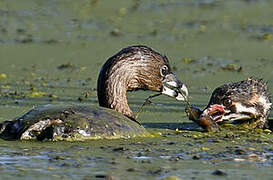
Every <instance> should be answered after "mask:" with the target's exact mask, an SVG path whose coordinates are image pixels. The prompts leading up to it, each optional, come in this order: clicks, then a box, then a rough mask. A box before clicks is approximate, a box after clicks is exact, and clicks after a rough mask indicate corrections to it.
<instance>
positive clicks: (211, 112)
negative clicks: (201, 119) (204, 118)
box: [206, 104, 225, 122]
mask: <svg viewBox="0 0 273 180" xmlns="http://www.w3.org/2000/svg"><path fill="white" fill-rule="evenodd" d="M206 111H207V115H208V116H209V117H210V118H211V119H212V120H214V121H216V122H220V121H221V118H222V116H223V115H224V114H225V109H224V106H222V105H218V104H214V105H211V106H210V107H209V108H208V109H207V110H206Z"/></svg>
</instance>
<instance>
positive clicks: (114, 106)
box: [0, 46, 188, 140]
mask: <svg viewBox="0 0 273 180" xmlns="http://www.w3.org/2000/svg"><path fill="white" fill-rule="evenodd" d="M137 89H143V90H152V91H158V92H161V93H162V94H165V95H168V96H171V97H175V98H176V99H177V100H184V97H185V96H187V94H188V91H187V88H186V86H185V85H184V84H183V83H182V82H181V81H180V80H178V79H177V78H176V76H175V74H174V73H172V72H171V69H170V65H169V62H168V59H167V57H166V56H162V55H161V54H159V53H158V52H156V51H154V50H152V49H151V48H149V47H146V46H131V47H127V48H124V49H122V50H121V51H120V52H118V53H117V54H116V55H114V56H112V57H110V58H109V59H108V60H107V61H106V62H105V64H104V65H103V67H102V69H101V71H100V74H99V78H98V87H97V94H98V99H99V105H100V106H101V107H92V106H88V105H45V106H41V107H37V108H34V109H33V110H30V111H29V112H27V113H26V114H25V115H23V116H21V117H19V118H16V119H14V120H11V121H5V122H3V123H2V124H0V137H1V138H2V139H6V140H16V139H38V140H43V139H53V140H84V139H101V138H108V139H112V138H129V137H135V136H145V135H148V132H147V131H146V130H145V128H143V127H142V126H141V125H140V124H139V123H138V122H137V121H135V117H134V114H133V112H132V111H131V109H130V107H129V105H128V101H127V98H126V92H127V91H132V90H137ZM180 92H183V93H184V95H182V94H181V93H180Z"/></svg>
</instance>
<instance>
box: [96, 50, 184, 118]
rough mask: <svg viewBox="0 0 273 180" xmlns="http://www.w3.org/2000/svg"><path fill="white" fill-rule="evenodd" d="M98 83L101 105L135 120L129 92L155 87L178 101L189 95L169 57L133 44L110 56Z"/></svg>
mask: <svg viewBox="0 0 273 180" xmlns="http://www.w3.org/2000/svg"><path fill="white" fill-rule="evenodd" d="M97 85H98V88H97V93H98V99H99V104H100V106H103V107H107V108H112V109H114V110H116V111H118V112H120V113H123V114H124V115H126V116H127V117H129V118H132V119H134V114H133V112H132V111H131V109H130V108H129V105H128V101H127V98H126V92H127V91H133V90H138V89H142V90H152V91H157V92H161V93H162V94H165V95H168V96H171V97H175V98H176V99H177V100H184V97H186V96H187V95H188V90H187V87H186V86H185V85H184V84H183V83H182V82H181V81H180V80H179V79H177V78H176V76H175V74H174V73H173V72H172V71H171V68H170V65H169V61H168V59H167V57H166V56H162V55H161V54H160V53H158V52H156V51H154V50H153V49H151V48H149V47H147V46H130V47H127V48H124V49H122V50H121V51H120V52H118V53H117V54H116V55H114V56H112V57H110V58H109V59H108V60H107V61H106V62H105V64H104V65H103V66H102V68H101V71H100V74H99V78H98V84H97ZM181 93H183V95H182V94H181Z"/></svg>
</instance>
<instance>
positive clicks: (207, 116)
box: [187, 78, 272, 131]
mask: <svg viewBox="0 0 273 180" xmlns="http://www.w3.org/2000/svg"><path fill="white" fill-rule="evenodd" d="M271 105H272V103H271V101H270V94H269V92H268V88H267V84H266V83H264V82H263V81H262V80H256V79H253V78H248V79H247V80H244V81H240V82H236V83H228V84H224V85H222V86H220V87H218V88H216V89H215V90H214V91H213V93H212V95H211V98H210V101H209V104H208V105H207V107H206V108H205V109H204V110H203V111H201V110H199V109H198V108H196V107H191V111H189V110H187V112H188V113H189V112H192V114H190V113H189V118H190V119H191V120H193V121H194V122H196V123H197V124H199V125H200V126H201V127H203V128H204V129H205V130H207V131H217V130H218V129H219V125H220V124H222V123H231V124H236V125H237V124H238V125H239V124H245V123H247V124H248V125H249V126H248V127H250V128H270V127H269V122H268V116H269V113H270V108H271Z"/></svg>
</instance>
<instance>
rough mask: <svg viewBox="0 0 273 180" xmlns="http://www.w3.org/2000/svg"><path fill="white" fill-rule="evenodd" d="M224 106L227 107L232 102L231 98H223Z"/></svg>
mask: <svg viewBox="0 0 273 180" xmlns="http://www.w3.org/2000/svg"><path fill="white" fill-rule="evenodd" d="M223 104H224V106H226V107H229V106H230V105H231V104H232V101H231V99H225V100H224V102H223Z"/></svg>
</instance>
